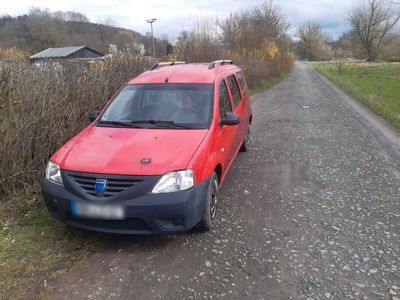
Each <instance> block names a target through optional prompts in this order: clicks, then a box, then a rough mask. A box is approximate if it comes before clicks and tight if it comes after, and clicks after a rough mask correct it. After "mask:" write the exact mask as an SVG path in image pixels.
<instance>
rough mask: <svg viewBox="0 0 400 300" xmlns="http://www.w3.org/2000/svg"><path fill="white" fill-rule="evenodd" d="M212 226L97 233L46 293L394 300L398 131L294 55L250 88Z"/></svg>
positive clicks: (399, 225)
mask: <svg viewBox="0 0 400 300" xmlns="http://www.w3.org/2000/svg"><path fill="white" fill-rule="evenodd" d="M252 107H253V111H254V120H253V131H254V138H253V145H252V149H251V150H250V152H247V153H240V154H239V155H238V157H237V159H236V162H235V164H234V167H233V169H232V170H231V172H230V174H229V176H228V178H227V180H226V182H225V185H224V186H223V188H222V190H221V198H222V199H221V204H220V211H219V221H218V224H217V227H216V229H215V230H214V231H212V232H210V233H206V234H200V233H197V232H196V231H191V232H189V233H187V234H181V235H176V236H158V237H145V238H132V237H116V236H110V235H104V236H103V238H104V244H103V246H102V247H100V248H101V249H100V250H99V251H98V252H97V253H95V254H94V255H93V256H92V257H91V258H90V259H89V260H88V261H85V262H82V263H81V264H79V265H75V266H74V267H73V269H72V270H71V271H70V272H68V273H66V274H63V275H61V276H60V277H59V278H58V279H57V280H56V281H55V282H53V283H52V286H53V287H54V288H53V290H48V292H47V293H46V294H45V295H44V297H45V298H48V299H55V298H57V299H116V298H120V299H153V298H154V299H215V298H223V299H246V298H247V299H345V298H346V299H347V298H348V299H388V300H390V299H393V300H396V299H397V300H399V299H400V201H399V200H400V139H399V136H400V135H399V134H398V133H396V132H394V130H393V129H392V128H390V126H388V125H386V124H385V122H383V121H382V120H380V119H379V118H377V117H375V116H374V115H373V114H371V113H369V112H368V111H366V110H365V108H364V107H363V106H361V105H359V104H358V103H356V102H355V101H354V100H352V99H351V98H350V97H348V96H346V95H345V94H344V93H343V92H341V91H340V90H339V89H337V88H336V87H335V86H334V85H332V84H331V83H329V82H328V81H327V80H326V79H325V78H323V77H322V76H321V75H319V74H318V73H317V72H315V71H314V70H312V69H311V68H310V67H309V66H307V65H304V64H301V63H297V64H296V68H295V70H294V71H293V72H292V73H291V74H290V75H289V76H288V78H287V79H285V80H284V81H283V82H281V83H280V84H278V85H277V86H275V87H274V88H272V89H270V90H269V91H266V92H263V93H261V94H258V95H256V96H254V97H253V98H252Z"/></svg>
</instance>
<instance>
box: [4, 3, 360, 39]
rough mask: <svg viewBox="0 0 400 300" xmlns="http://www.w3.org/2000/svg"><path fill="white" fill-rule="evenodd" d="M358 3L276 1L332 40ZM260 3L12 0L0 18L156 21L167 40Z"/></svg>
mask: <svg viewBox="0 0 400 300" xmlns="http://www.w3.org/2000/svg"><path fill="white" fill-rule="evenodd" d="M359 1H360V0H335V1H331V0H291V1H283V0H281V1H278V0H275V2H274V3H275V4H277V5H279V6H280V7H281V8H282V12H283V13H284V14H285V15H286V16H287V19H288V21H289V22H290V23H291V25H292V27H297V26H298V25H299V24H302V23H304V22H306V21H308V20H312V21H318V22H320V23H321V25H322V27H324V28H325V29H326V31H327V32H329V33H330V34H331V35H333V36H337V35H338V34H339V33H340V32H342V31H344V30H346V29H347V21H346V14H347V12H348V10H349V8H350V7H352V6H353V5H354V4H355V3H358V2H359ZM259 3H260V0H253V1H243V0H230V1H228V0H203V1H198V0H197V1H194V0H186V1H185V0H168V1H164V0H147V1H138V0H118V1H111V0H58V1H52V0H35V1H32V0H16V1H13V2H10V1H1V3H0V11H1V12H2V14H10V15H13V16H16V15H20V14H23V13H26V12H27V11H28V9H29V7H32V6H35V7H40V8H48V9H50V10H51V11H56V10H74V11H79V12H81V13H83V14H85V15H86V16H87V17H88V18H89V19H90V20H91V21H92V22H97V21H99V20H104V19H107V18H111V19H113V21H114V22H115V24H117V25H118V26H121V27H126V28H129V29H133V30H136V31H139V32H141V33H145V32H146V31H149V29H150V26H149V25H148V24H147V23H146V21H145V20H146V19H149V18H157V22H156V23H155V24H154V31H155V35H156V36H161V35H163V34H167V35H168V36H170V37H171V38H174V37H176V35H177V34H178V33H179V32H180V31H181V30H185V29H186V30H187V29H190V28H191V27H192V26H193V25H194V24H195V23H196V22H197V21H198V20H199V19H200V18H220V19H221V18H224V17H226V16H227V15H229V14H230V13H232V12H236V11H239V10H240V9H245V8H249V7H254V6H256V5H257V4H259Z"/></svg>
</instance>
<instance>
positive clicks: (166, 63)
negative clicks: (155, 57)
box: [150, 61, 186, 71]
mask: <svg viewBox="0 0 400 300" xmlns="http://www.w3.org/2000/svg"><path fill="white" fill-rule="evenodd" d="M183 64H186V62H185V61H163V62H158V63H156V64H155V65H153V66H152V67H151V68H150V71H153V70H154V69H157V68H158V67H165V66H173V65H183Z"/></svg>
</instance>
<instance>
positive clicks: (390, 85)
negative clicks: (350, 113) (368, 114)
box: [311, 62, 400, 128]
mask: <svg viewBox="0 0 400 300" xmlns="http://www.w3.org/2000/svg"><path fill="white" fill-rule="evenodd" d="M311 64H312V66H313V67H314V68H315V69H316V70H317V71H318V72H320V73H321V74H323V75H325V76H326V77H327V78H328V79H329V80H331V81H332V82H334V83H335V84H336V85H337V86H339V87H340V88H342V89H343V90H344V91H346V92H347V93H348V94H350V95H352V96H353V97H354V98H356V99H358V100H359V101H361V102H362V103H364V104H365V105H366V106H368V107H369V108H370V109H371V110H373V111H374V112H375V113H377V114H378V115H380V116H382V117H383V118H385V119H386V120H388V121H389V122H391V123H392V124H393V125H395V126H397V127H398V128H400V64H399V63H366V62H317V63H311Z"/></svg>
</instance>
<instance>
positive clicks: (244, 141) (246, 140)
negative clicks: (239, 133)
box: [239, 123, 251, 152]
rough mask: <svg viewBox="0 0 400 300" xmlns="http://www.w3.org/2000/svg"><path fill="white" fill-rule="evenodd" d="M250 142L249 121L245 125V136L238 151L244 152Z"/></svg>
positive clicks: (248, 147)
mask: <svg viewBox="0 0 400 300" xmlns="http://www.w3.org/2000/svg"><path fill="white" fill-rule="evenodd" d="M250 144H251V123H249V125H248V126H247V132H246V136H245V138H244V140H243V143H242V146H241V147H240V150H239V151H240V152H246V151H248V150H249V149H250Z"/></svg>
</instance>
